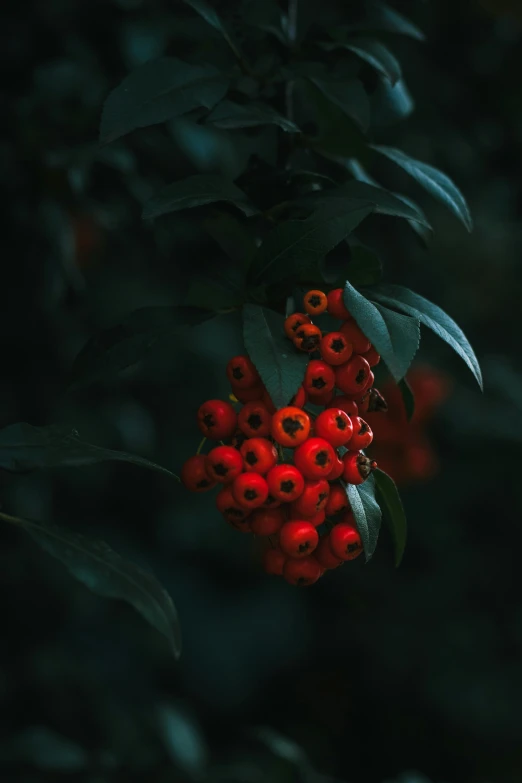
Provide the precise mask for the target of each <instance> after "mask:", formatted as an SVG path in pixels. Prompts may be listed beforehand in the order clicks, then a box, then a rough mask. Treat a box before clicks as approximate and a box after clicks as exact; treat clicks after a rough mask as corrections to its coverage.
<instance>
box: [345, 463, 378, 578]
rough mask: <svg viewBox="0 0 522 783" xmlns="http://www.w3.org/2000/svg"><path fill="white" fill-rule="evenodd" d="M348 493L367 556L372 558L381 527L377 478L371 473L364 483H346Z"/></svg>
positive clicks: (367, 558)
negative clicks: (377, 499)
mask: <svg viewBox="0 0 522 783" xmlns="http://www.w3.org/2000/svg"><path fill="white" fill-rule="evenodd" d="M345 489H346V494H347V496H348V501H349V503H350V507H351V509H352V512H353V516H354V519H355V526H356V528H357V530H358V531H359V534H360V536H361V539H362V544H363V548H364V554H365V556H366V562H368V560H369V559H370V558H371V556H372V555H373V553H374V552H375V548H376V546H377V540H378V538H379V531H380V529H381V516H382V515H381V509H380V508H379V504H378V503H377V501H376V500H375V480H374V478H373V474H370V475H369V476H368V478H367V479H366V481H365V482H364V484H359V485H358V486H356V485H355V484H346V485H345Z"/></svg>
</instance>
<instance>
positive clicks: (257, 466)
mask: <svg viewBox="0 0 522 783" xmlns="http://www.w3.org/2000/svg"><path fill="white" fill-rule="evenodd" d="M239 453H240V455H241V457H242V459H243V463H244V466H245V470H253V471H254V473H261V475H264V474H265V473H268V471H269V470H270V469H271V468H273V467H274V465H275V464H276V462H277V449H276V447H275V446H274V444H273V443H271V442H270V441H269V440H267V439H266V438H247V439H246V440H245V442H244V443H243V445H242V446H241V448H240V449H239Z"/></svg>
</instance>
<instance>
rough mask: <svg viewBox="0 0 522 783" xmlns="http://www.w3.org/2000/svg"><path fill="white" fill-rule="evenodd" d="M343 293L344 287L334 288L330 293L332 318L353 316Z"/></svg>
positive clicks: (329, 300) (342, 318)
mask: <svg viewBox="0 0 522 783" xmlns="http://www.w3.org/2000/svg"><path fill="white" fill-rule="evenodd" d="M343 293H344V292H343V289H342V288H334V289H333V291H330V293H329V294H328V312H329V313H330V315H331V316H332V318H338V319H339V320H340V321H346V320H348V319H349V318H351V315H350V312H349V310H348V309H347V307H346V305H345V304H344V300H343Z"/></svg>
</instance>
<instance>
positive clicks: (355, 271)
mask: <svg viewBox="0 0 522 783" xmlns="http://www.w3.org/2000/svg"><path fill="white" fill-rule="evenodd" d="M346 277H347V278H348V280H349V281H350V283H351V284H352V285H355V286H360V285H375V284H377V283H378V282H379V281H380V279H381V277H382V263H381V259H380V258H379V256H378V255H376V253H375V251H374V250H371V249H370V248H369V247H365V246H364V245H360V244H355V243H353V242H352V241H350V261H349V263H348V266H347V267H346Z"/></svg>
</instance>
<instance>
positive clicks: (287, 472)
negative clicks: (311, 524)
mask: <svg viewBox="0 0 522 783" xmlns="http://www.w3.org/2000/svg"><path fill="white" fill-rule="evenodd" d="M266 480H267V483H268V491H269V493H270V495H271V496H272V497H273V498H274V499H275V500H280V501H282V502H283V503H290V502H291V501H292V500H297V498H298V497H299V495H301V494H302V492H303V490H304V486H305V481H304V478H303V474H302V473H301V471H300V470H298V468H297V467H296V466H295V465H287V464H284V465H276V466H275V468H272V470H269V471H268V473H267V476H266Z"/></svg>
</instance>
